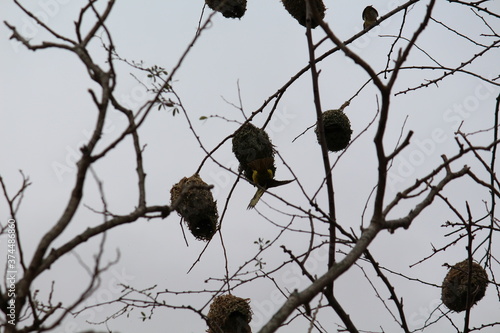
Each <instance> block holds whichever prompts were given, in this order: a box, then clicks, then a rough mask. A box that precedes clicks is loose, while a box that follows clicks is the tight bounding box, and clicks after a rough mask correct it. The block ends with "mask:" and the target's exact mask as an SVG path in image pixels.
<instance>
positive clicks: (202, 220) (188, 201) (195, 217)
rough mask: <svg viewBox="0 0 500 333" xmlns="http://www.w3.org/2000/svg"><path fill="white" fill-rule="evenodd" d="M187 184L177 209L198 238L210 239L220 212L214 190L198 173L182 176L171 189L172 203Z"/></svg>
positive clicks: (215, 228)
mask: <svg viewBox="0 0 500 333" xmlns="http://www.w3.org/2000/svg"><path fill="white" fill-rule="evenodd" d="M187 186H191V188H189V189H188V190H187V192H186V193H184V195H183V197H182V199H181V201H180V202H179V204H178V206H177V208H176V211H177V213H178V214H179V215H180V216H181V217H182V218H183V219H184V221H185V222H186V224H187V226H188V228H189V230H190V231H191V233H192V234H193V236H194V237H195V238H196V239H199V240H204V241H208V240H210V239H211V238H212V236H213V235H214V234H215V232H216V230H217V223H218V218H219V214H218V212H217V205H216V203H215V201H214V198H213V196H212V192H210V190H209V189H208V188H207V187H208V185H207V183H205V182H204V181H203V180H202V179H201V178H200V176H199V175H198V174H195V175H193V176H191V177H189V178H186V177H184V178H182V179H181V181H180V182H179V183H177V184H175V185H174V186H173V187H172V189H171V190H170V201H171V204H173V203H175V202H176V201H177V199H179V198H180V196H181V193H182V191H183V190H184V189H187Z"/></svg>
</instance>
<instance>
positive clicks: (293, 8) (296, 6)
mask: <svg viewBox="0 0 500 333" xmlns="http://www.w3.org/2000/svg"><path fill="white" fill-rule="evenodd" d="M282 2H283V6H285V9H286V10H287V11H288V12H289V13H290V15H292V16H293V17H294V18H295V19H296V20H297V21H298V22H299V23H300V24H301V25H303V26H304V27H306V26H307V23H306V18H307V17H306V1H305V0H282ZM311 6H312V7H314V8H315V9H316V11H317V12H318V14H319V17H320V18H321V19H323V18H324V17H325V10H326V8H325V5H324V4H323V1H322V0H311ZM318 25H319V22H318V21H317V20H315V19H314V16H313V17H312V18H311V28H313V29H314V28H316V27H317V26H318Z"/></svg>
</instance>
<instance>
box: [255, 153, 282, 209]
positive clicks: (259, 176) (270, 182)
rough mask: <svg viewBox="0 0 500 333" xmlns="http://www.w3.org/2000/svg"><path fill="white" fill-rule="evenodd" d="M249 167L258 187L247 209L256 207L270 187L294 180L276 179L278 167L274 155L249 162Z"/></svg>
mask: <svg viewBox="0 0 500 333" xmlns="http://www.w3.org/2000/svg"><path fill="white" fill-rule="evenodd" d="M248 167H249V168H250V169H251V170H252V182H253V183H254V185H255V186H257V187H258V188H257V192H255V195H254V196H253V198H252V200H250V203H249V204H248V207H247V209H252V208H254V207H255V205H256V204H257V202H259V200H260V197H262V195H263V194H264V192H265V191H266V190H267V189H268V188H271V187H276V186H281V185H285V184H288V183H290V182H291V181H292V180H275V179H274V172H275V171H276V167H275V166H274V158H272V157H266V158H260V159H257V160H254V161H252V162H250V163H248Z"/></svg>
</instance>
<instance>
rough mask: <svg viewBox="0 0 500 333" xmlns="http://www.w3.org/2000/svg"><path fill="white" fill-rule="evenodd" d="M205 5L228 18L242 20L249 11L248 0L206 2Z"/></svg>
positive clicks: (214, 0) (206, 0)
mask: <svg viewBox="0 0 500 333" xmlns="http://www.w3.org/2000/svg"><path fill="white" fill-rule="evenodd" d="M205 3H206V4H207V6H208V7H210V8H211V9H212V10H215V11H217V12H220V13H222V15H223V16H224V17H227V18H242V17H243V15H245V12H246V10H247V0H205Z"/></svg>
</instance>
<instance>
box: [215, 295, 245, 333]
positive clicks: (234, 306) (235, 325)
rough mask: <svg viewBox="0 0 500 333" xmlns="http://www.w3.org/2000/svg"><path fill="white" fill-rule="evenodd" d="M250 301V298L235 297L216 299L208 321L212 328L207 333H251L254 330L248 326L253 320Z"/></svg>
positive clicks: (228, 296) (224, 296) (225, 296)
mask: <svg viewBox="0 0 500 333" xmlns="http://www.w3.org/2000/svg"><path fill="white" fill-rule="evenodd" d="M249 301H250V300H249V299H248V298H247V299H243V298H240V297H236V296H233V295H222V296H218V297H216V298H215V299H214V300H213V302H212V304H210V310H209V311H208V315H207V320H208V322H209V324H210V326H209V328H208V330H207V332H208V333H219V332H220V331H222V332H223V333H251V332H252V330H251V329H250V326H249V325H248V323H250V321H251V320H252V310H251V309H250V305H249V304H248V303H249ZM217 329H219V330H220V331H219V330H217ZM214 330H215V331H214Z"/></svg>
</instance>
